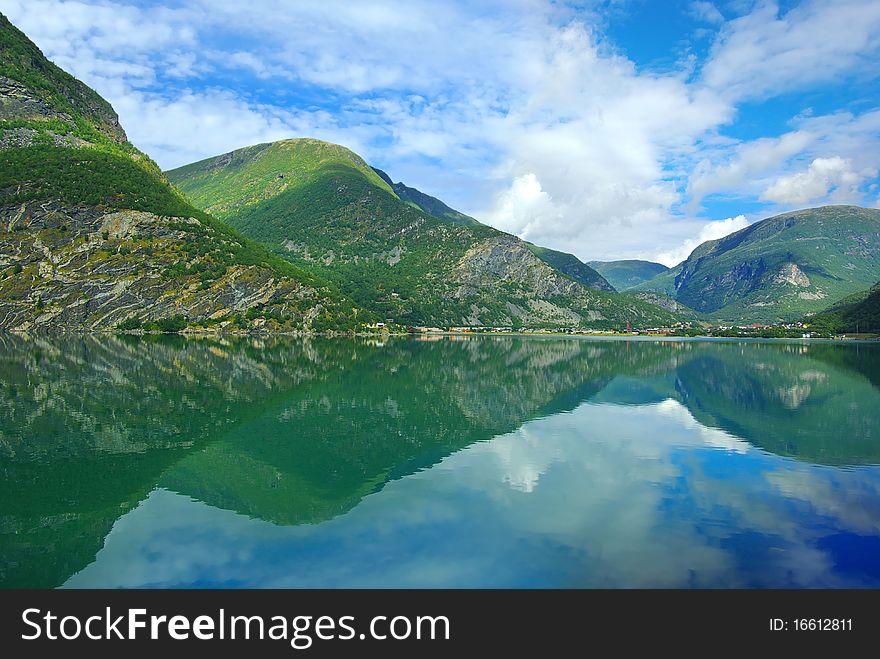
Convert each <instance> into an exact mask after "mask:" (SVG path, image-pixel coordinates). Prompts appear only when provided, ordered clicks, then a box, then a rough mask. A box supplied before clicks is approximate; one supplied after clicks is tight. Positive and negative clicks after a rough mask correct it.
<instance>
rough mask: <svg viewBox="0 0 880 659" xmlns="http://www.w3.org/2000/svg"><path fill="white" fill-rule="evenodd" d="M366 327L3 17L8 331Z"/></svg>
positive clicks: (0, 225) (3, 253) (1, 159)
mask: <svg viewBox="0 0 880 659" xmlns="http://www.w3.org/2000/svg"><path fill="white" fill-rule="evenodd" d="M358 320H360V318H359V317H358V316H357V314H356V313H355V312H353V311H352V307H351V304H350V303H349V304H348V305H346V304H345V303H344V301H343V298H342V297H341V296H340V295H339V293H338V292H337V291H335V289H333V288H332V287H330V286H328V285H327V283H326V282H322V281H320V280H318V279H317V278H315V276H314V275H312V274H309V273H307V272H305V271H303V270H300V269H297V268H296V267H295V266H293V265H292V264H290V263H289V262H287V261H284V260H283V259H280V258H278V257H277V256H275V255H273V254H271V253H269V252H268V251H267V250H266V249H265V248H263V247H260V246H259V245H257V244H255V243H253V242H251V241H250V240H247V239H246V238H244V237H243V236H241V235H240V234H239V233H238V232H236V231H234V230H233V229H231V228H230V227H228V226H226V225H225V224H223V223H221V222H218V221H217V220H215V219H213V218H212V217H210V216H209V215H207V214H206V213H204V212H202V211H200V210H197V209H195V208H193V207H192V206H191V205H190V204H189V202H187V201H186V200H185V199H184V198H183V197H182V196H181V195H180V193H179V192H177V191H176V190H174V188H172V187H171V185H170V184H169V183H168V181H167V179H166V178H165V177H164V175H163V174H162V173H161V171H160V170H159V168H158V167H157V166H156V164H155V163H154V162H153V161H152V160H150V158H148V157H147V156H146V155H145V154H143V153H141V152H140V151H138V150H137V149H136V148H135V147H134V146H133V145H131V144H130V143H129V142H128V141H127V140H126V136H125V132H124V131H123V130H122V127H121V126H120V125H119V121H118V118H117V116H116V113H115V112H114V111H113V108H112V107H111V106H110V104H109V103H107V102H106V101H105V100H104V99H102V98H101V97H100V96H99V95H98V94H97V93H95V92H94V91H93V90H91V89H89V88H88V87H87V86H86V85H84V84H83V83H81V82H79V81H78V80H76V79H75V78H73V77H72V76H70V75H69V74H67V73H65V72H64V71H62V70H61V69H59V68H58V67H57V66H55V65H54V64H52V63H51V62H49V61H48V60H47V59H46V58H45V57H44V56H43V55H42V53H41V52H40V51H39V49H38V48H37V47H36V46H35V45H34V44H33V43H32V42H31V41H30V40H28V38H27V37H26V36H25V35H24V34H23V33H22V32H20V31H19V30H17V29H16V28H15V27H14V26H13V25H12V24H10V23H9V21H8V20H7V19H6V18H5V17H4V16H2V15H0V329H20V330H25V329H32V328H38V327H51V328H54V329H62V328H67V329H82V328H87V329H99V328H112V327H115V326H118V325H119V324H120V323H127V324H126V326H127V327H136V326H138V325H141V324H143V323H156V322H158V323H159V324H160V325H161V326H163V327H165V328H180V327H182V326H184V325H185V324H186V323H187V322H189V323H196V324H204V325H215V324H216V325H222V326H225V327H233V328H234V327H242V328H252V327H263V328H274V329H288V330H314V329H326V328H331V327H332V328H343V327H349V326H353V324H354V323H355V322H356V321H358Z"/></svg>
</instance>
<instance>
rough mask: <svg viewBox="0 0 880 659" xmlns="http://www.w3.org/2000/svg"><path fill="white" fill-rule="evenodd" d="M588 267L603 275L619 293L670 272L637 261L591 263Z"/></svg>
mask: <svg viewBox="0 0 880 659" xmlns="http://www.w3.org/2000/svg"><path fill="white" fill-rule="evenodd" d="M587 265H588V266H590V267H591V268H592V269H593V270H595V271H596V272H598V273H599V274H600V275H602V276H603V277H604V278H605V279H606V280H607V281H608V283H609V284H611V285H612V286H614V288H616V289H617V290H618V291H625V290H626V289H627V288H632V287H633V286H638V285H639V284H641V283H642V282H644V281H648V280H649V279H653V278H654V277H656V276H657V275H659V274H661V273H663V272H666V271H667V270H669V268H667V267H666V266H665V265H661V264H660V263H654V262H653V261H637V260H626V261H590V262H588V263H587Z"/></svg>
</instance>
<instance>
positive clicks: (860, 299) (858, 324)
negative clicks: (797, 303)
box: [805, 283, 880, 334]
mask: <svg viewBox="0 0 880 659" xmlns="http://www.w3.org/2000/svg"><path fill="white" fill-rule="evenodd" d="M805 322H807V323H809V325H810V329H812V330H814V331H819V332H827V333H830V334H834V333H838V332H869V333H873V334H880V283H878V284H875V285H874V286H872V287H871V288H870V289H869V290H867V291H861V292H860V293H856V294H854V295H850V296H849V297H845V298H844V299H842V300H840V301H839V302H837V303H835V304H833V305H831V306H830V307H829V308H828V309H826V310H825V311H823V312H822V313H819V314H815V315H813V316H808V317H807V318H806V319H805Z"/></svg>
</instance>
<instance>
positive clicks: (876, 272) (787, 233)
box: [633, 206, 880, 322]
mask: <svg viewBox="0 0 880 659" xmlns="http://www.w3.org/2000/svg"><path fill="white" fill-rule="evenodd" d="M878 279H880V210H876V209H869V208H860V207H858V206H823V207H820V208H810V209H806V210H800V211H794V212H791V213H785V214H783V215H777V216H775V217H771V218H768V219H765V220H761V221H760V222H756V223H754V224H752V225H750V226H748V227H746V228H745V229H741V230H740V231H737V232H735V233H732V234H730V235H729V236H725V237H724V238H721V239H719V240H710V241H708V242H705V243H703V244H702V245H699V246H698V247H697V248H696V249H695V250H694V251H693V252H692V253H691V255H690V256H689V257H688V258H687V260H685V261H684V262H683V263H680V264H679V265H677V266H676V267H674V268H672V269H671V270H667V271H666V272H664V273H662V274H660V275H658V276H657V277H655V278H654V279H651V280H649V281H647V282H643V283H642V284H639V285H638V286H636V287H634V289H633V290H641V291H656V292H659V293H663V294H666V295H669V296H670V297H673V298H675V299H676V300H677V301H678V302H681V303H683V304H685V305H687V306H689V307H691V308H693V309H696V310H697V311H699V312H701V313H704V314H707V315H708V316H710V317H712V318H713V319H716V320H720V321H732V322H743V321H745V322H775V321H779V320H798V319H800V318H802V317H803V316H804V315H806V314H809V313H814V312H817V311H821V310H823V309H824V308H826V307H827V306H828V304H829V302H833V301H835V300H839V299H842V298H844V297H846V296H848V295H852V294H853V293H857V292H858V291H862V290H864V289H867V288H869V287H870V286H871V285H872V284H874V283H875V282H876V281H877V280H878Z"/></svg>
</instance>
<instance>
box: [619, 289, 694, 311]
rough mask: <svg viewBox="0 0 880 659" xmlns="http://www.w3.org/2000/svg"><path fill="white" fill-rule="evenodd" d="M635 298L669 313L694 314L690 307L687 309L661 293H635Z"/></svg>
mask: <svg viewBox="0 0 880 659" xmlns="http://www.w3.org/2000/svg"><path fill="white" fill-rule="evenodd" d="M633 297H636V298H638V299H640V300H644V301H645V302H649V303H651V304H654V305H656V306H658V307H660V308H661V309H666V310H667V311H671V312H672V313H677V314H685V315H688V314H693V309H690V308H689V307H686V306H685V305H683V304H681V303H679V302H676V301H675V300H673V299H672V298H671V297H669V296H667V295H662V294H660V293H653V292H651V291H640V292H638V293H634V294H633Z"/></svg>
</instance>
